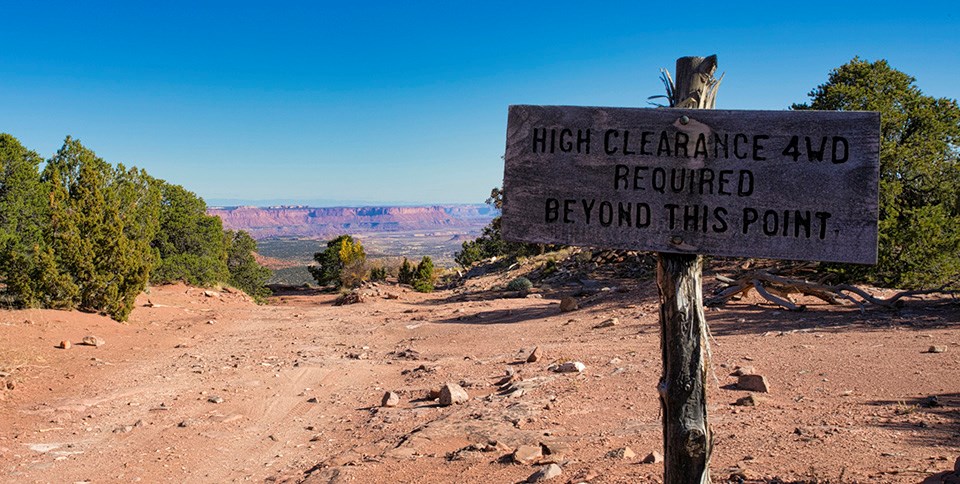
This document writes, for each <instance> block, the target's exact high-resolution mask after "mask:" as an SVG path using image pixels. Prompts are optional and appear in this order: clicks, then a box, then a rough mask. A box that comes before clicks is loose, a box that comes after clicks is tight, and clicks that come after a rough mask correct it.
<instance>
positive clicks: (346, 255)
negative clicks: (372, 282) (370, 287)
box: [309, 235, 367, 288]
mask: <svg viewBox="0 0 960 484" xmlns="http://www.w3.org/2000/svg"><path fill="white" fill-rule="evenodd" d="M313 260H315V261H316V262H317V265H316V266H311V267H310V268H309V270H310V274H312V275H313V278H314V279H316V281H317V284H320V285H321V286H326V285H328V284H333V285H334V286H336V287H338V288H342V287H348V288H349V287H357V286H359V285H360V283H361V282H363V277H364V276H365V275H366V261H367V254H366V252H365V251H364V249H363V245H362V244H361V243H360V241H359V240H354V238H353V237H351V236H349V235H341V236H339V237H337V238H335V239H333V240H331V241H330V242H327V249H326V250H324V251H323V252H317V253H316V254H314V255H313Z"/></svg>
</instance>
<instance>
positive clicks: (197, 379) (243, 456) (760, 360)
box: [0, 278, 960, 483]
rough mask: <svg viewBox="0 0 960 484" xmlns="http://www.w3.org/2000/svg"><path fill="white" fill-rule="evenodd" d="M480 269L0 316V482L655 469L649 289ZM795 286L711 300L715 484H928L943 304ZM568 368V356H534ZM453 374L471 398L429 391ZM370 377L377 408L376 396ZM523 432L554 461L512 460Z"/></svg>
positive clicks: (943, 385)
mask: <svg viewBox="0 0 960 484" xmlns="http://www.w3.org/2000/svg"><path fill="white" fill-rule="evenodd" d="M482 281H483V280H481V282H477V283H472V284H473V285H468V286H466V287H463V288H460V289H458V290H456V291H440V292H436V293H433V294H428V295H425V294H418V293H414V292H411V291H409V290H407V289H404V288H400V287H397V286H394V285H389V284H386V285H380V286H379V287H376V288H368V290H367V292H368V293H370V296H369V297H368V300H367V301H366V302H365V303H362V304H355V305H349V306H339V307H337V306H334V305H333V304H332V303H333V300H334V296H333V295H329V294H320V293H314V292H310V291H299V292H298V291H294V290H291V291H289V292H287V293H284V294H280V295H278V296H276V297H274V298H273V299H272V300H271V301H270V303H269V304H267V305H261V306H258V305H256V304H253V303H252V302H250V301H249V300H247V299H246V298H245V297H244V296H243V295H241V294H237V293H235V292H228V291H222V292H220V293H207V294H205V293H204V290H202V289H197V288H190V287H186V286H182V285H171V286H162V287H153V288H151V290H150V291H149V294H142V295H141V296H140V298H139V299H138V301H137V308H136V309H135V310H134V312H133V314H132V317H131V319H130V321H129V323H126V324H119V323H116V322H114V321H111V320H109V319H107V318H104V317H101V316H97V315H94V314H85V313H79V312H64V311H53V310H27V311H0V338H2V339H0V371H2V372H3V373H0V379H2V380H3V384H4V386H6V387H7V388H5V389H4V390H2V391H0V481H5V482H24V483H28V482H95V483H100V482H234V481H254V482H263V481H275V482H311V483H316V482H324V483H325V482H358V483H377V482H387V483H399V482H423V483H453V482H456V483H472V482H476V483H488V482H490V483H513V482H522V481H524V480H526V479H527V478H528V477H529V476H531V474H533V473H534V472H536V471H537V470H538V469H539V468H541V467H542V466H543V465H545V464H547V463H550V462H555V463H557V464H559V465H560V467H561V468H562V474H561V475H560V476H559V477H556V478H554V479H553V480H551V481H550V482H561V483H562V482H591V483H611V482H623V483H628V482H629V483H634V482H659V481H660V480H661V476H662V464H660V463H653V464H648V463H642V461H643V460H644V458H645V457H646V456H647V455H648V454H650V453H651V452H653V451H661V450H662V449H661V446H662V440H661V428H660V425H661V424H660V416H659V404H658V400H657V392H656V384H657V380H658V378H659V375H660V347H659V345H660V339H659V326H658V315H657V293H656V287H655V285H654V282H653V281H650V280H642V281H641V280H605V281H599V282H598V284H599V286H601V289H600V290H599V291H598V292H596V293H595V294H593V295H590V296H583V297H581V298H580V306H581V307H580V309H578V310H576V311H572V312H565V313H561V312H560V310H559V304H558V299H559V296H560V295H561V294H562V293H563V291H558V292H557V293H549V294H543V295H542V296H543V297H539V298H538V297H528V298H516V297H502V296H503V294H502V293H498V292H495V291H494V292H491V291H487V290H485V289H486V288H487V287H489V286H491V285H494V284H499V283H502V281H498V280H495V278H493V279H491V278H487V280H486V282H482ZM478 284H479V285H478ZM483 284H486V286H483ZM708 285H709V281H708ZM603 288H609V290H603ZM378 292H379V295H378V294H377V293H378ZM388 294H390V295H391V296H399V298H398V299H392V298H388V297H387V295H388ZM802 302H805V303H807V304H808V309H807V311H805V312H801V313H790V312H786V311H783V310H779V309H777V308H776V307H774V306H772V305H770V304H767V303H764V302H762V301H760V300H758V299H755V298H752V297H748V298H745V299H743V300H741V301H736V302H731V303H729V304H728V305H726V306H724V307H722V308H719V309H711V310H709V311H708V312H707V317H708V319H709V322H710V325H711V330H712V336H713V337H712V340H711V348H712V368H713V373H714V374H713V375H711V377H710V385H709V390H708V395H709V402H710V405H709V415H710V425H711V427H712V429H713V432H714V444H715V449H714V454H713V459H712V464H711V469H712V476H713V479H714V481H715V482H727V481H728V480H732V481H733V482H742V481H743V480H746V482H758V481H769V480H773V479H775V478H781V479H783V480H785V481H787V482H870V483H885V482H923V481H926V482H940V479H941V477H942V476H944V475H945V474H943V472H945V471H948V470H952V469H953V466H954V461H955V459H957V457H958V455H960V305H958V302H957V301H956V300H955V299H951V298H950V297H939V298H926V299H925V300H922V301H912V302H909V303H907V304H906V306H904V307H903V308H901V309H900V310H898V311H890V310H883V309H869V310H868V311H867V312H866V314H860V312H859V311H858V310H857V309H856V308H855V307H853V306H841V307H831V306H827V305H824V304H821V303H819V302H818V301H816V300H809V301H807V300H804V301H802ZM610 318H617V320H618V323H617V324H616V325H613V326H609V327H605V328H596V326H598V325H600V323H602V322H604V321H606V320H609V319H610ZM87 335H93V336H96V337H99V338H100V339H102V341H103V343H104V344H102V345H101V346H89V345H81V344H79V343H80V342H81V340H82V339H83V337H84V336H87ZM61 341H69V342H71V343H72V347H71V348H69V349H60V348H58V347H57V346H58V345H59V344H60V342H61ZM931 346H938V347H942V348H940V349H943V350H945V351H943V352H937V353H933V352H928V349H929V348H930V347H931ZM534 347H539V348H540V350H541V352H542V354H543V358H541V359H540V360H539V361H537V362H534V363H526V358H527V356H528V354H529V353H530V352H531V351H532V350H533V349H534ZM564 361H579V362H582V363H583V364H584V365H585V366H586V369H585V370H584V371H583V372H582V373H564V374H561V373H555V372H553V371H550V370H549V367H550V366H551V365H552V364H554V363H558V362H564ZM736 367H753V368H754V370H755V372H756V373H759V374H761V375H763V376H764V377H765V378H766V380H767V381H768V382H769V387H770V391H769V393H765V394H756V395H759V396H760V397H764V398H758V399H757V400H758V404H757V405H756V406H741V405H734V402H736V401H737V400H738V399H740V398H742V397H745V396H747V395H749V392H746V391H742V390H739V389H737V387H736V382H737V378H736V377H734V376H730V373H731V372H733V371H734V370H735V369H736ZM508 373H512V374H514V375H515V376H514V377H513V378H512V380H513V381H512V382H505V381H504V380H505V378H504V377H505V375H507V374H508ZM510 379H511V378H506V380H510ZM448 382H450V383H457V384H459V385H461V386H462V387H463V388H464V389H465V390H466V392H467V393H468V394H469V396H470V399H469V400H468V401H467V402H465V403H463V404H458V405H452V406H440V405H439V403H438V402H437V401H436V400H434V399H432V398H429V397H428V393H429V392H430V391H431V390H436V389H439V388H440V386H441V385H443V384H445V383H448ZM387 391H392V392H395V393H396V394H397V395H398V396H399V398H400V402H399V404H398V405H396V406H395V407H380V403H381V398H382V397H383V395H384V393H385V392H387ZM930 397H935V398H930ZM521 445H532V446H534V447H533V449H536V446H540V447H541V450H549V451H550V454H548V455H544V456H543V457H541V458H539V459H536V460H535V462H534V463H530V464H519V463H514V462H512V458H511V452H512V451H513V450H514V449H517V448H518V447H519V446H521ZM624 448H629V449H630V450H631V451H632V453H634V454H636V455H635V456H633V457H631V456H630V452H624V451H623V449H624ZM624 454H626V455H624Z"/></svg>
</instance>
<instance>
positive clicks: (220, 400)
mask: <svg viewBox="0 0 960 484" xmlns="http://www.w3.org/2000/svg"><path fill="white" fill-rule="evenodd" d="M207 401H208V402H210V403H223V397H218V396H215V395H214V396H211V397H210V398H207Z"/></svg>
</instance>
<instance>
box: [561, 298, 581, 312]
mask: <svg viewBox="0 0 960 484" xmlns="http://www.w3.org/2000/svg"><path fill="white" fill-rule="evenodd" d="M578 308H579V306H578V305H577V300H576V299H574V298H572V297H570V296H564V297H563V298H562V299H560V312H561V313H569V312H570V311H576V310H577V309H578Z"/></svg>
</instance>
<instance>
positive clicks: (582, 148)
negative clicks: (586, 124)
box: [577, 129, 590, 155]
mask: <svg viewBox="0 0 960 484" xmlns="http://www.w3.org/2000/svg"><path fill="white" fill-rule="evenodd" d="M577 153H586V154H588V155H589V154H590V129H587V130H586V131H584V130H581V129H578V130H577Z"/></svg>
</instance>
